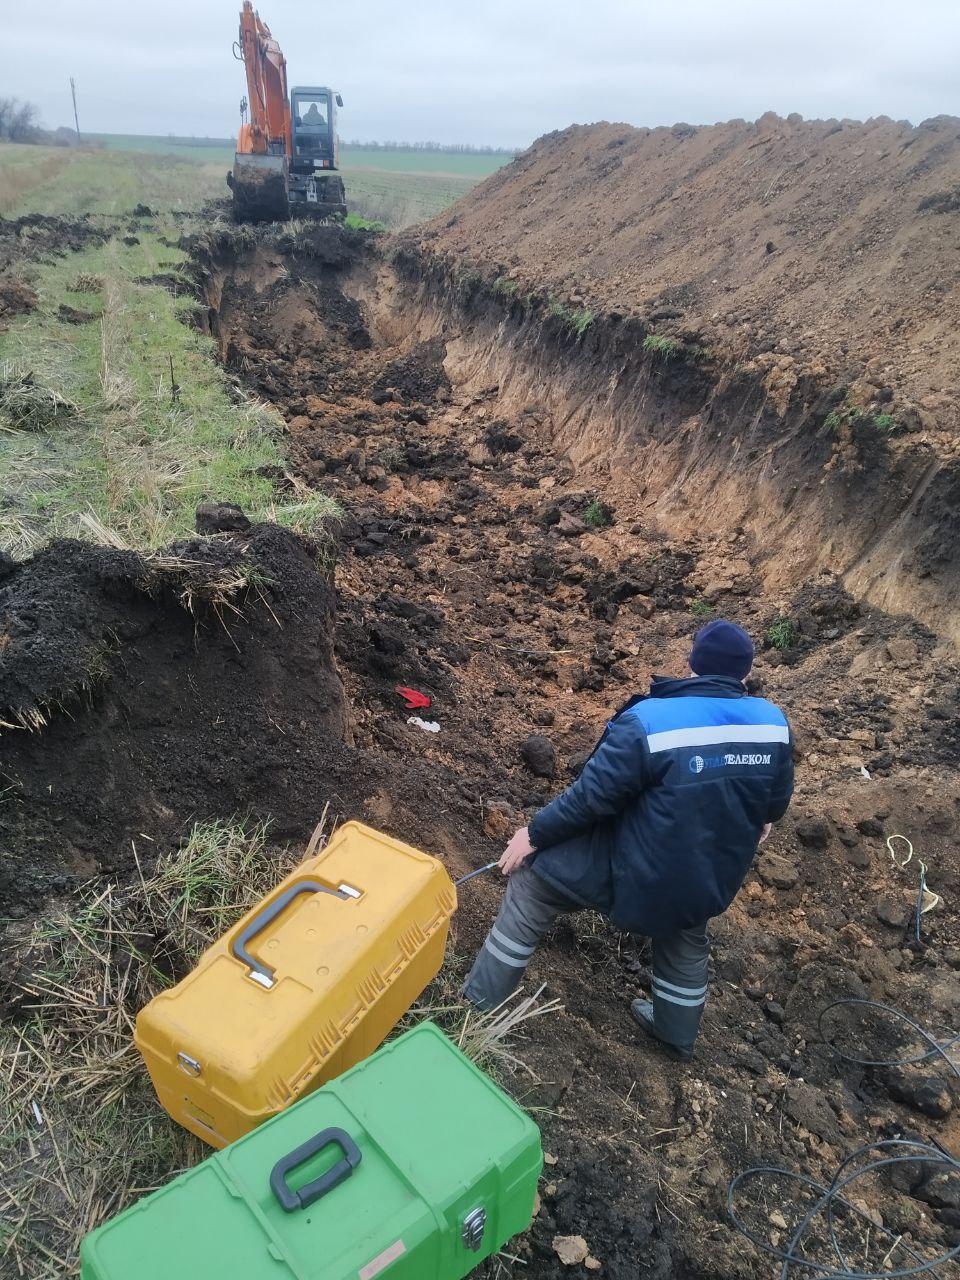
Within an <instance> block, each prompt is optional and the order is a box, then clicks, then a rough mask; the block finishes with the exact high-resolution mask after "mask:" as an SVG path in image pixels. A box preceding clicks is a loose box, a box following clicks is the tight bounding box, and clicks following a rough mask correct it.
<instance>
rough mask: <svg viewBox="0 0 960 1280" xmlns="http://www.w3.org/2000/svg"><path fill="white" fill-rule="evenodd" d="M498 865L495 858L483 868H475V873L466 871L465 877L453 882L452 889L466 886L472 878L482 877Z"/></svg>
mask: <svg viewBox="0 0 960 1280" xmlns="http://www.w3.org/2000/svg"><path fill="white" fill-rule="evenodd" d="M499 865H500V859H499V858H496V859H494V861H493V862H488V863H487V865H486V866H485V867H477V869H476V871H468V872H467V874H466V875H465V876H461V877H460V879H459V880H455V881H454V882H453V883H454V888H459V887H460V885H462V884H466V882H467V881H468V880H472V879H473V877H474V876H482V875H483V873H484V872H485V871H492V870H493V868H494V867H498V866H499Z"/></svg>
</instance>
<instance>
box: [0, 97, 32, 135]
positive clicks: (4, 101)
mask: <svg viewBox="0 0 960 1280" xmlns="http://www.w3.org/2000/svg"><path fill="white" fill-rule="evenodd" d="M39 117H40V113H39V111H38V110H37V108H36V107H35V106H34V105H33V103H32V102H21V101H20V100H19V98H0V138H2V139H3V140H4V141H5V142H34V141H35V140H36V137H35V135H36V134H38V133H40V132H41V129H40V118H39Z"/></svg>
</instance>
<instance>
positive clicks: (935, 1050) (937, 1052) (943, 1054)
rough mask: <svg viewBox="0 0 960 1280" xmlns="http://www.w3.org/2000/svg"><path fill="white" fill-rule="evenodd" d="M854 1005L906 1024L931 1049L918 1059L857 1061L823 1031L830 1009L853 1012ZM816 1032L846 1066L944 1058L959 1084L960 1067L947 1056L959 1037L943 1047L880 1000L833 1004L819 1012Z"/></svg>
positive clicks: (901, 1064)
mask: <svg viewBox="0 0 960 1280" xmlns="http://www.w3.org/2000/svg"><path fill="white" fill-rule="evenodd" d="M854 1005H858V1006H860V1007H861V1008H866V1009H879V1010H881V1011H882V1012H883V1013H889V1014H890V1015H891V1016H892V1017H894V1018H899V1019H900V1021H901V1022H905V1023H906V1024H907V1026H908V1027H910V1028H911V1030H913V1031H915V1032H916V1033H917V1035H918V1036H919V1037H920V1038H921V1040H924V1041H925V1042H926V1043H927V1044H928V1045H929V1046H930V1048H929V1049H928V1050H927V1051H926V1053H921V1054H918V1055H917V1057H915V1058H885V1059H876V1060H875V1059H872V1058H857V1057H854V1056H853V1054H850V1053H847V1052H846V1051H845V1050H844V1049H840V1048H838V1046H837V1045H835V1044H834V1043H833V1041H832V1039H831V1038H830V1036H829V1035H828V1034H827V1033H826V1032H825V1031H824V1029H823V1020H824V1018H825V1017H826V1016H827V1014H828V1013H829V1012H830V1011H831V1009H839V1008H843V1007H850V1008H852V1007H853V1006H854ZM817 1030H818V1031H819V1032H820V1038H821V1039H822V1040H823V1043H824V1044H827V1045H829V1046H830V1048H831V1049H833V1051H834V1053H836V1054H837V1055H838V1056H839V1057H840V1058H842V1059H843V1061H844V1062H849V1063H850V1064H851V1065H853V1066H855V1067H912V1066H915V1065H916V1064H917V1063H918V1062H927V1061H929V1059H931V1058H942V1059H943V1061H944V1062H945V1063H946V1064H947V1066H948V1067H949V1068H950V1070H951V1071H952V1072H953V1074H954V1075H955V1076H956V1077H957V1079H958V1080H960V1067H958V1066H957V1064H956V1063H955V1062H954V1061H953V1059H952V1058H951V1057H950V1055H949V1053H948V1052H947V1050H948V1049H952V1048H953V1046H954V1045H955V1044H957V1043H958V1042H960V1035H955V1036H951V1037H950V1038H949V1039H947V1040H944V1041H943V1043H941V1042H940V1041H939V1040H937V1039H935V1038H934V1037H933V1036H932V1035H931V1034H930V1032H929V1031H925V1030H924V1028H923V1027H921V1026H920V1025H919V1024H918V1023H916V1022H914V1021H913V1019H912V1018H908V1017H907V1015H906V1014H905V1013H901V1011H900V1010H899V1009H894V1008H893V1006H892V1005H889V1004H883V1003H881V1001H879V1000H861V999H856V998H854V997H849V998H847V999H844V1000H834V1001H833V1003H832V1004H828V1005H827V1006H826V1008H824V1009H821V1010H820V1016H819V1018H818V1019H817Z"/></svg>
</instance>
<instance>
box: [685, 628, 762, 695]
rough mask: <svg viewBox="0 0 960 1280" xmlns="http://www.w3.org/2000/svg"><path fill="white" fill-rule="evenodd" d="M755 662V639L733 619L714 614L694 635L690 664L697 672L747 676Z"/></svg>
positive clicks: (704, 674)
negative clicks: (729, 619)
mask: <svg viewBox="0 0 960 1280" xmlns="http://www.w3.org/2000/svg"><path fill="white" fill-rule="evenodd" d="M752 666H753V641H752V640H751V639H750V637H749V636H748V635H747V633H746V631H744V629H743V627H738V626H737V625H736V623H734V622H726V621H724V619H723V618H715V619H714V620H713V622H708V623H707V625H706V626H705V627H701V628H700V630H699V631H698V632H697V634H696V635H695V636H694V637H693V648H692V649H691V650H690V667H691V669H692V670H693V671H695V672H696V673H697V675H698V676H733V677H734V679H736V680H744V679H746V677H747V675H748V674H749V672H750V668H751V667H752Z"/></svg>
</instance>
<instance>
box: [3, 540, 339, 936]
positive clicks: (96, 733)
mask: <svg viewBox="0 0 960 1280" xmlns="http://www.w3.org/2000/svg"><path fill="white" fill-rule="evenodd" d="M0 638H2V650H3V663H2V668H0V707H2V708H3V710H2V712H0V719H2V721H3V722H4V726H5V727H4V730H3V736H2V738H0V770H2V777H3V797H2V801H0V833H2V835H0V839H2V843H3V846H4V850H5V857H4V862H3V868H2V873H0V874H2V879H0V900H2V902H3V904H4V905H5V906H7V907H8V909H9V911H10V912H11V913H16V914H17V915H20V914H23V913H25V912H26V911H28V910H29V909H30V907H31V906H32V905H33V903H34V902H35V900H36V899H35V893H33V892H31V889H37V888H39V887H41V886H42V885H44V884H45V882H46V881H47V880H48V879H49V878H50V877H51V876H52V877H53V878H54V879H56V878H57V876H62V875H63V873H65V872H77V873H79V872H84V871H86V872H90V871H92V870H94V869H107V868H111V867H116V866H124V865H129V864H130V859H131V844H130V842H131V840H137V841H138V843H140V844H141V846H142V847H145V856H146V857H148V858H149V857H150V844H151V842H153V843H154V844H155V843H156V842H157V841H159V840H162V839H163V838H164V837H168V836H175V835H177V834H179V833H180V831H181V830H182V828H183V826H184V824H185V823H187V822H188V821H190V820H192V819H194V818H200V817H204V816H208V817H212V816H219V815H224V814H230V813H233V812H238V813H240V812H251V813H259V814H260V815H266V814H270V815H271V816H272V817H273V818H274V819H275V821H276V823H277V827H278V829H279V830H280V831H281V832H282V831H284V830H286V831H290V830H294V831H297V832H298V834H299V833H300V832H302V831H303V830H305V829H307V827H308V826H309V823H310V822H311V820H313V819H315V817H316V796H315V785H316V777H317V775H318V773H319V772H322V773H323V774H324V776H326V777H329V778H336V777H337V776H338V775H342V772H343V767H344V757H343V754H342V753H343V747H342V743H343V739H344V735H345V731H346V709H345V703H344V696H343V689H342V685H341V682H340V678H339V676H338V675H337V673H336V670H335V668H334V664H333V595H332V591H331V589H330V587H329V585H328V583H327V582H326V580H325V579H324V577H323V576H322V575H321V574H320V573H319V572H318V571H317V568H316V566H315V565H314V563H313V561H312V559H311V557H310V555H309V554H308V553H307V551H306V550H305V548H304V547H303V546H302V545H301V543H300V542H299V541H298V539H297V538H296V537H294V536H293V535H292V534H290V533H288V532H286V531H285V530H281V529H278V528H276V527H275V526H272V525H259V526H254V527H253V528H252V529H251V531H250V533H249V534H248V535H246V536H244V537H242V538H241V537H237V538H227V537H220V538H210V539H196V540H193V541H190V542H184V543H179V544H177V545H175V546H171V547H169V548H167V549H165V550H164V551H163V552H161V553H159V554H158V555H156V556H152V557H148V558H142V557H140V556H139V555H137V554H135V553H134V552H128V551H116V550H112V549H109V548H101V547H94V546H90V545H89V544H86V543H81V542H71V541H66V542H54V543H52V544H50V545H49V546H48V547H46V548H44V549H43V550H42V551H40V552H39V553H38V554H37V555H36V556H35V557H34V558H33V559H32V560H29V561H26V562H24V563H22V564H18V565H16V566H13V567H11V566H10V565H7V572H6V576H5V577H4V578H3V580H2V581H0Z"/></svg>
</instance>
